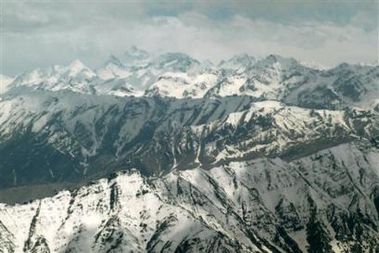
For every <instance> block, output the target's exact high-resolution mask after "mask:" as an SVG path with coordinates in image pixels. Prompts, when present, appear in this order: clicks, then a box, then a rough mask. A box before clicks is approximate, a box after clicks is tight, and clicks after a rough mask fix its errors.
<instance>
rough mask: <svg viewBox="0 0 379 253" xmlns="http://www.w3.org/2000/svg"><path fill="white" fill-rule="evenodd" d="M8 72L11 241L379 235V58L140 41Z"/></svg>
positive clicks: (351, 244) (5, 183) (25, 247)
mask: <svg viewBox="0 0 379 253" xmlns="http://www.w3.org/2000/svg"><path fill="white" fill-rule="evenodd" d="M1 78H2V79H1V80H5V81H3V83H4V84H6V85H4V86H3V88H2V90H1V92H0V155H1V159H0V175H1V176H0V202H3V204H0V252H4V253H5V252H7V253H9V252H15V253H18V252H35V253H42V252H44V253H45V252H49V253H53V252H59V253H63V252H275V253H276V252H296V253H297V252H312V253H316V252H377V251H379V248H378V245H379V239H378V238H379V232H378V231H379V167H378V166H379V67H378V66H363V65H349V64H341V65H339V66H336V67H334V68H332V69H328V70H319V69H312V68H309V67H306V66H303V65H302V64H300V63H299V62H298V61H296V60H295V59H292V58H283V57H280V56H278V55H270V56H268V57H265V58H254V57H251V56H249V55H246V54H241V55H237V56H234V57H232V58H231V59H229V60H224V61H221V62H220V63H219V64H218V65H214V64H212V63H210V62H200V61H198V60H196V59H193V58H191V57H190V56H188V55H185V54H182V53H165V54H161V55H151V54H149V53H147V52H146V51H143V50H140V49H138V48H135V47H133V48H131V49H130V50H128V51H127V52H125V54H124V55H121V56H114V55H112V56H110V57H109V59H108V60H107V61H106V62H105V63H104V65H103V66H102V67H101V68H98V69H95V70H92V69H90V68H89V67H87V66H85V64H84V63H82V62H81V61H79V60H75V61H74V62H72V63H71V64H70V65H69V66H66V67H64V66H53V67H50V68H46V69H36V70H33V71H30V72H25V73H23V74H20V75H18V76H16V77H15V78H14V79H11V78H5V77H4V78H3V77H1ZM4 87H5V88H4ZM21 203H23V204H21Z"/></svg>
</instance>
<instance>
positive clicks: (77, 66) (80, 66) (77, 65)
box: [67, 59, 87, 70]
mask: <svg viewBox="0 0 379 253" xmlns="http://www.w3.org/2000/svg"><path fill="white" fill-rule="evenodd" d="M67 68H68V69H77V70H79V69H80V70H82V69H84V68H87V67H86V65H84V63H83V62H82V61H81V60H79V59H75V60H74V61H72V62H71V63H70V64H69V65H68V67H67Z"/></svg>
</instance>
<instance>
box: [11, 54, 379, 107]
mask: <svg viewBox="0 0 379 253" xmlns="http://www.w3.org/2000/svg"><path fill="white" fill-rule="evenodd" d="M120 59H121V60H120ZM378 78H379V66H363V65H349V64H346V63H344V64H341V65H339V66H337V67H335V68H332V69H329V70H319V69H312V68H309V67H306V66H303V65H301V64H300V63H299V62H298V61H296V60H295V59H292V58H283V57H280V56H278V55H269V56H268V57H266V58H254V57H251V56H249V55H246V54H241V55H236V56H234V57H232V58H231V59H229V60H225V61H221V62H220V64H218V65H217V66H214V65H212V64H209V62H199V61H197V60H195V59H193V58H191V57H190V56H188V55H185V54H182V53H165V54H161V55H157V56H151V55H150V54H148V53H147V52H145V51H143V50H140V49H137V48H135V47H133V48H131V49H130V50H129V51H127V52H126V53H125V54H124V55H123V56H122V57H121V58H117V57H116V56H114V55H111V56H110V58H109V59H108V60H107V61H106V62H105V64H104V66H103V67H101V68H99V69H97V70H93V71H92V70H91V69H89V68H88V67H86V66H85V65H84V64H83V63H81V62H80V61H79V60H75V61H74V62H73V63H71V64H70V65H69V66H67V67H62V66H53V67H51V68H47V69H36V70H33V71H31V72H26V73H23V74H21V75H19V76H18V77H16V78H15V80H14V82H12V84H10V87H32V88H33V89H35V90H36V89H42V90H72V91H75V92H81V93H85V94H93V93H97V94H103V95H115V96H156V95H159V96H163V97H174V98H203V97H204V98H205V97H207V98H210V97H226V96H233V95H247V96H253V97H255V98H257V99H261V100H277V101H282V102H285V103H291V104H294V105H300V106H305V107H311V108H314V107H317V108H323V107H324V106H325V104H327V105H329V106H333V107H339V108H343V107H344V106H346V105H352V104H353V102H354V104H355V105H359V106H362V107H366V108H367V107H373V106H375V105H377V104H378V99H377V98H378V97H379V87H378Z"/></svg>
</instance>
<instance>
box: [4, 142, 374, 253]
mask: <svg viewBox="0 0 379 253" xmlns="http://www.w3.org/2000/svg"><path fill="white" fill-rule="evenodd" d="M377 159H379V150H378V148H374V149H372V148H369V147H366V146H364V145H362V143H361V144H359V143H355V144H353V143H352V144H343V145H339V146H336V147H333V148H330V149H326V150H323V151H321V152H316V153H314V154H313V155H311V156H307V157H304V158H301V159H297V160H294V161H292V162H290V163H286V162H284V161H283V160H281V159H279V158H276V159H266V158H260V159H255V160H246V161H243V162H242V161H240V162H232V163H229V164H224V165H222V166H217V167H213V168H211V169H208V170H204V169H201V168H199V167H197V168H194V169H192V170H185V171H179V170H175V171H173V172H171V173H169V174H167V175H165V176H163V177H160V178H153V179H146V178H144V177H143V176H142V175H141V174H140V173H139V172H138V171H131V172H128V173H117V174H115V175H114V176H112V177H109V178H107V179H102V180H99V181H96V182H94V183H92V184H89V185H86V186H83V187H81V188H80V189H78V190H75V191H71V192H69V191H62V192H60V193H59V194H57V195H56V196H54V197H51V198H45V199H42V200H35V201H32V202H31V203H29V204H24V205H15V206H8V205H0V233H1V235H2V236H1V238H0V249H2V252H51V253H53V252H356V251H358V252H376V251H378V250H379V248H378V247H379V246H378V245H379V232H378V229H379V217H378V215H379V182H378V178H379V167H378V163H377ZM331 169H332V170H331ZM15 217H17V219H15Z"/></svg>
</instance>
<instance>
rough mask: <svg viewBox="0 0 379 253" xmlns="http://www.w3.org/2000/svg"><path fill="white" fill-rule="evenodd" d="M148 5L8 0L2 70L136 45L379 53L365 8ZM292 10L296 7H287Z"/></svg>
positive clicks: (94, 57)
mask: <svg viewBox="0 0 379 253" xmlns="http://www.w3.org/2000/svg"><path fill="white" fill-rule="evenodd" d="M145 5H146V3H142V4H139V3H133V4H126V3H125V4H119V5H116V4H104V3H100V4H94V5H85V4H75V5H74V4H60V5H59V6H56V5H49V4H47V5H46V4H45V5H41V4H40V5H38V4H36V5H30V6H29V5H25V4H22V5H17V6H16V5H5V7H7V8H6V9H5V16H4V23H5V27H4V36H3V41H2V44H3V47H4V54H3V62H4V66H3V68H4V73H5V74H11V75H14V74H16V73H18V72H21V71H23V70H24V69H30V68H35V67H39V66H47V65H51V64H54V63H59V64H67V63H69V62H70V61H71V60H73V59H75V58H80V59H82V60H83V61H84V62H86V63H87V64H88V65H90V66H91V67H96V66H98V65H100V64H101V63H102V62H103V61H104V60H105V58H106V57H107V56H108V55H109V54H111V53H113V54H121V53H122V52H123V51H125V50H126V49H127V48H128V47H130V46H131V45H136V46H138V47H141V48H143V49H147V50H148V51H152V52H168V51H181V52H185V53H188V54H189V55H192V56H193V57H195V58H198V59H211V60H213V61H219V60H221V59H224V58H228V57H231V56H232V55H234V54H237V53H241V52H246V53H248V54H251V55H257V56H264V55H267V54H272V53H273V54H280V55H283V56H288V57H294V58H297V59H299V60H301V61H317V62H320V63H322V64H325V65H334V64H337V63H340V62H343V61H346V62H351V63H356V62H362V61H366V62H373V61H377V60H378V29H377V23H376V24H375V22H373V21H372V15H368V14H367V12H365V10H360V11H357V12H356V13H355V14H354V15H353V16H351V17H350V18H349V22H347V23H346V22H345V23H343V24H341V23H338V22H333V20H319V19H317V18H314V19H312V16H310V17H309V18H308V19H303V20H301V19H295V20H296V22H285V21H280V20H279V21H278V20H276V19H268V18H264V17H261V16H260V17H257V18H254V17H251V15H252V14H251V13H250V14H251V15H250V16H249V15H248V14H249V13H246V12H244V8H242V7H243V6H242V5H241V6H242V7H241V6H238V8H234V9H233V10H234V12H233V14H232V15H230V16H229V17H228V18H225V19H219V18H216V19H215V18H211V17H210V16H209V15H207V10H208V9H207V8H208V7H207V8H206V7H204V6H202V8H197V9H193V8H192V9H190V8H189V9H190V11H185V10H180V11H178V9H180V5H178V6H175V8H173V9H170V11H173V12H175V11H176V12H178V13H177V15H176V16H172V15H171V16H170V15H151V14H148V13H147V12H154V9H153V10H152V9H151V8H150V9H148V10H147V9H146V6H145ZM150 7H151V6H150ZM245 7H246V6H245ZM20 8H21V10H20ZM258 9H259V8H258ZM277 9H280V8H279V7H277ZM18 10H20V12H18ZM263 11H266V12H267V10H266V9H263ZM156 12H158V13H161V12H163V11H162V9H159V10H158V11H156ZM287 12H289V13H292V11H290V10H289V7H288V10H287ZM253 14H254V13H253ZM220 15H222V13H221V14H220ZM299 20H301V22H300V21H299Z"/></svg>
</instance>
